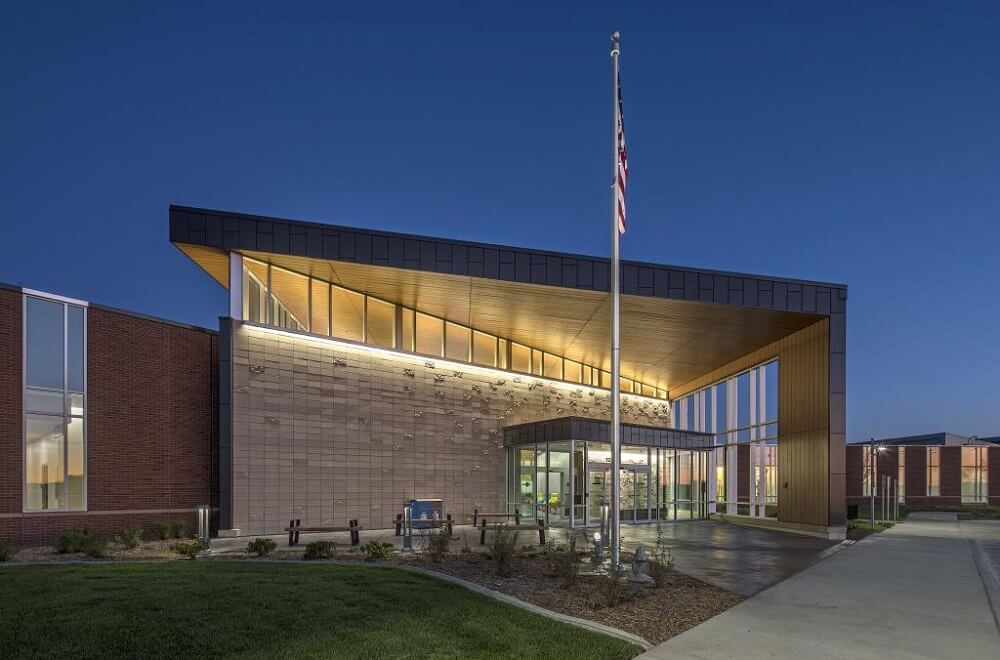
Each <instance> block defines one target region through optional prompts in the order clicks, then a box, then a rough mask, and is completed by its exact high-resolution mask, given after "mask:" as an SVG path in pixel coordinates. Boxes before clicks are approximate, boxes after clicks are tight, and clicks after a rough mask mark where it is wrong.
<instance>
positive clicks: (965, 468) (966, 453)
mask: <svg viewBox="0 0 1000 660" xmlns="http://www.w3.org/2000/svg"><path fill="white" fill-rule="evenodd" d="M986 449H987V448H986V447H962V503H963V504H985V503H986V494H987V493H986V487H987V467H988V463H987V461H988V460H989V458H988V456H989V455H988V454H987V452H986Z"/></svg>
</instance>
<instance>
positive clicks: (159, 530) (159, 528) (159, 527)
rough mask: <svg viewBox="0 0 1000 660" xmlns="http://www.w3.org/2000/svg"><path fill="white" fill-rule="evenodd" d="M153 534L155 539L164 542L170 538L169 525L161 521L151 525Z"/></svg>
mask: <svg viewBox="0 0 1000 660" xmlns="http://www.w3.org/2000/svg"><path fill="white" fill-rule="evenodd" d="M153 533H154V534H156V538H158V539H160V540H161V541H166V540H167V539H169V538H170V523H168V522H162V521H161V522H155V523H153Z"/></svg>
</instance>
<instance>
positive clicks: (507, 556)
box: [490, 525, 517, 577]
mask: <svg viewBox="0 0 1000 660" xmlns="http://www.w3.org/2000/svg"><path fill="white" fill-rule="evenodd" d="M515 556H517V532H515V531H512V530H510V529H508V528H507V526H506V525H500V526H499V527H497V531H496V533H495V534H494V535H493V545H492V547H491V549H490V557H491V558H492V559H493V562H494V563H495V564H496V567H497V575H498V576H500V577H507V576H508V575H510V569H511V566H512V565H513V563H514V557H515Z"/></svg>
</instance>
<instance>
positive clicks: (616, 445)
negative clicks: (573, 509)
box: [609, 32, 621, 570]
mask: <svg viewBox="0 0 1000 660" xmlns="http://www.w3.org/2000/svg"><path fill="white" fill-rule="evenodd" d="M620 36H621V35H619V34H618V33H617V32H615V33H614V34H612V35H611V172H612V174H611V433H610V438H609V440H610V441H611V568H612V570H618V568H619V567H620V565H621V557H620V546H621V515H620V514H621V493H620V484H619V482H620V481H621V419H620V414H621V413H620V411H621V405H620V401H619V400H620V398H621V375H620V373H619V369H620V365H619V357H620V355H619V348H618V344H619V334H618V332H619V327H618V313H619V303H620V300H619V298H620V291H619V289H620V288H621V287H620V286H619V282H618V278H619V267H618V243H619V237H620V233H619V230H618V159H619V154H618V55H619V52H620V47H619V44H618V40H619V38H620Z"/></svg>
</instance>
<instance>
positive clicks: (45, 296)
mask: <svg viewBox="0 0 1000 660" xmlns="http://www.w3.org/2000/svg"><path fill="white" fill-rule="evenodd" d="M21 294H22V295H21V512H22V513H25V514H43V515H44V514H60V513H79V512H86V511H87V510H88V507H87V505H88V492H89V488H88V482H89V478H90V470H88V469H87V463H88V459H89V450H90V447H89V442H88V439H89V438H88V436H89V432H88V428H87V427H88V416H87V411H88V409H89V392H88V387H87V385H88V383H87V374H88V364H87V338H88V335H89V331H90V329H89V325H90V323H89V316H90V315H89V313H88V312H89V305H88V304H87V303H86V302H85V301H83V300H76V299H74V298H66V297H64V296H57V295H53V294H50V293H45V292H42V291H35V290H32V289H22V290H21ZM32 298H35V299H38V300H42V301H44V302H54V303H57V304H60V305H61V306H62V340H63V356H62V357H63V385H62V389H61V390H59V389H54V388H47V387H33V386H29V385H28V345H27V342H26V341H25V338H26V337H27V336H28V301H29V300H30V299H32ZM70 306H73V307H78V308H80V309H82V311H83V337H82V348H83V356H82V357H83V391H82V392H78V391H76V390H72V391H71V390H70V389H69V307H70ZM29 387H30V388H31V389H32V390H35V391H40V392H41V391H44V392H61V393H62V398H63V408H62V414H61V415H58V414H55V413H50V412H37V411H29V410H28V396H27V393H28V389H29ZM71 392H72V393H73V394H81V395H83V414H82V415H73V414H72V411H71V409H70V393H71ZM29 415H35V416H40V417H47V418H52V419H58V418H61V419H62V430H63V446H62V462H63V480H62V490H63V499H64V501H66V502H67V503H68V501H69V425H70V420H72V419H79V420H81V422H82V423H83V424H82V433H83V459H82V460H83V479H82V484H81V493H80V499H81V506H80V507H69V506H66V507H61V508H50V509H33V508H29V506H28V493H29V491H28V416H29Z"/></svg>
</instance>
